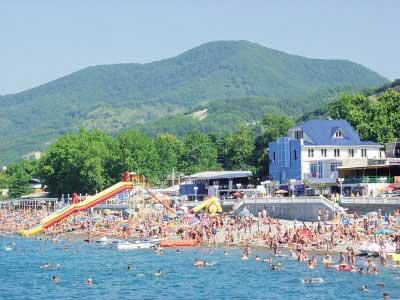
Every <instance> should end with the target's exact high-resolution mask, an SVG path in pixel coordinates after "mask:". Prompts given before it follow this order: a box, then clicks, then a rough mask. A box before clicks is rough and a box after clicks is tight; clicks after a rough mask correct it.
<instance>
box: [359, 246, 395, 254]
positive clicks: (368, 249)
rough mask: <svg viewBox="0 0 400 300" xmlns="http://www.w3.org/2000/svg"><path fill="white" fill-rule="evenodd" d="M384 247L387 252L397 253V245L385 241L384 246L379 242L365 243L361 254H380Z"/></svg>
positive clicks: (361, 248)
mask: <svg viewBox="0 0 400 300" xmlns="http://www.w3.org/2000/svg"><path fill="white" fill-rule="evenodd" d="M381 249H383V250H384V251H385V252H386V253H387V254H392V253H395V251H396V246H395V245H394V244H390V243H385V244H384V245H383V246H381V245H379V244H378V243H370V244H364V245H362V246H361V247H360V249H359V251H360V253H361V255H370V256H374V257H378V256H379V252H380V251H381Z"/></svg>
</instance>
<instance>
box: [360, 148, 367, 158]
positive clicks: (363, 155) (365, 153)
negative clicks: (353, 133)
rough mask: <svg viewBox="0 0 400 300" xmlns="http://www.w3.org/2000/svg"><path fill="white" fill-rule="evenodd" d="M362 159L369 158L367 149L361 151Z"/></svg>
mask: <svg viewBox="0 0 400 300" xmlns="http://www.w3.org/2000/svg"><path fill="white" fill-rule="evenodd" d="M361 157H367V149H361Z"/></svg>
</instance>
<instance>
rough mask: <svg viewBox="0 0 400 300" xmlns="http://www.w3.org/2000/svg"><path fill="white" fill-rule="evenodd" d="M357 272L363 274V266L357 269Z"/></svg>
mask: <svg viewBox="0 0 400 300" xmlns="http://www.w3.org/2000/svg"><path fill="white" fill-rule="evenodd" d="M358 274H361V275H363V274H365V272H364V268H363V267H361V268H359V269H358Z"/></svg>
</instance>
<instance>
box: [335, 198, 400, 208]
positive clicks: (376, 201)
mask: <svg viewBox="0 0 400 300" xmlns="http://www.w3.org/2000/svg"><path fill="white" fill-rule="evenodd" d="M340 203H343V204H386V205H399V206H400V197H396V198H386V197H345V198H343V199H342V200H340Z"/></svg>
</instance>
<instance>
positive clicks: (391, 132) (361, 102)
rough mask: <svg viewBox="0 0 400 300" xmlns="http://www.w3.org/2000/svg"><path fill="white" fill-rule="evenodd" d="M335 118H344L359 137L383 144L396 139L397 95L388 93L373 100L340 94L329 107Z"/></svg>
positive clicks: (399, 110)
mask: <svg viewBox="0 0 400 300" xmlns="http://www.w3.org/2000/svg"><path fill="white" fill-rule="evenodd" d="M329 114H330V116H331V117H332V118H335V119H346V120H348V121H349V122H350V124H351V125H353V127H354V128H355V129H356V130H357V131H358V133H359V134H360V136H361V138H363V139H366V140H372V141H377V142H378V143H382V144H383V143H387V142H391V141H395V140H397V139H398V138H399V137H400V93H399V92H396V91H394V90H388V91H386V92H384V93H382V94H379V95H377V96H375V97H370V96H366V95H363V94H355V95H348V94H343V95H342V96H341V98H340V99H339V100H338V101H336V102H334V103H332V105H330V106H329Z"/></svg>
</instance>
